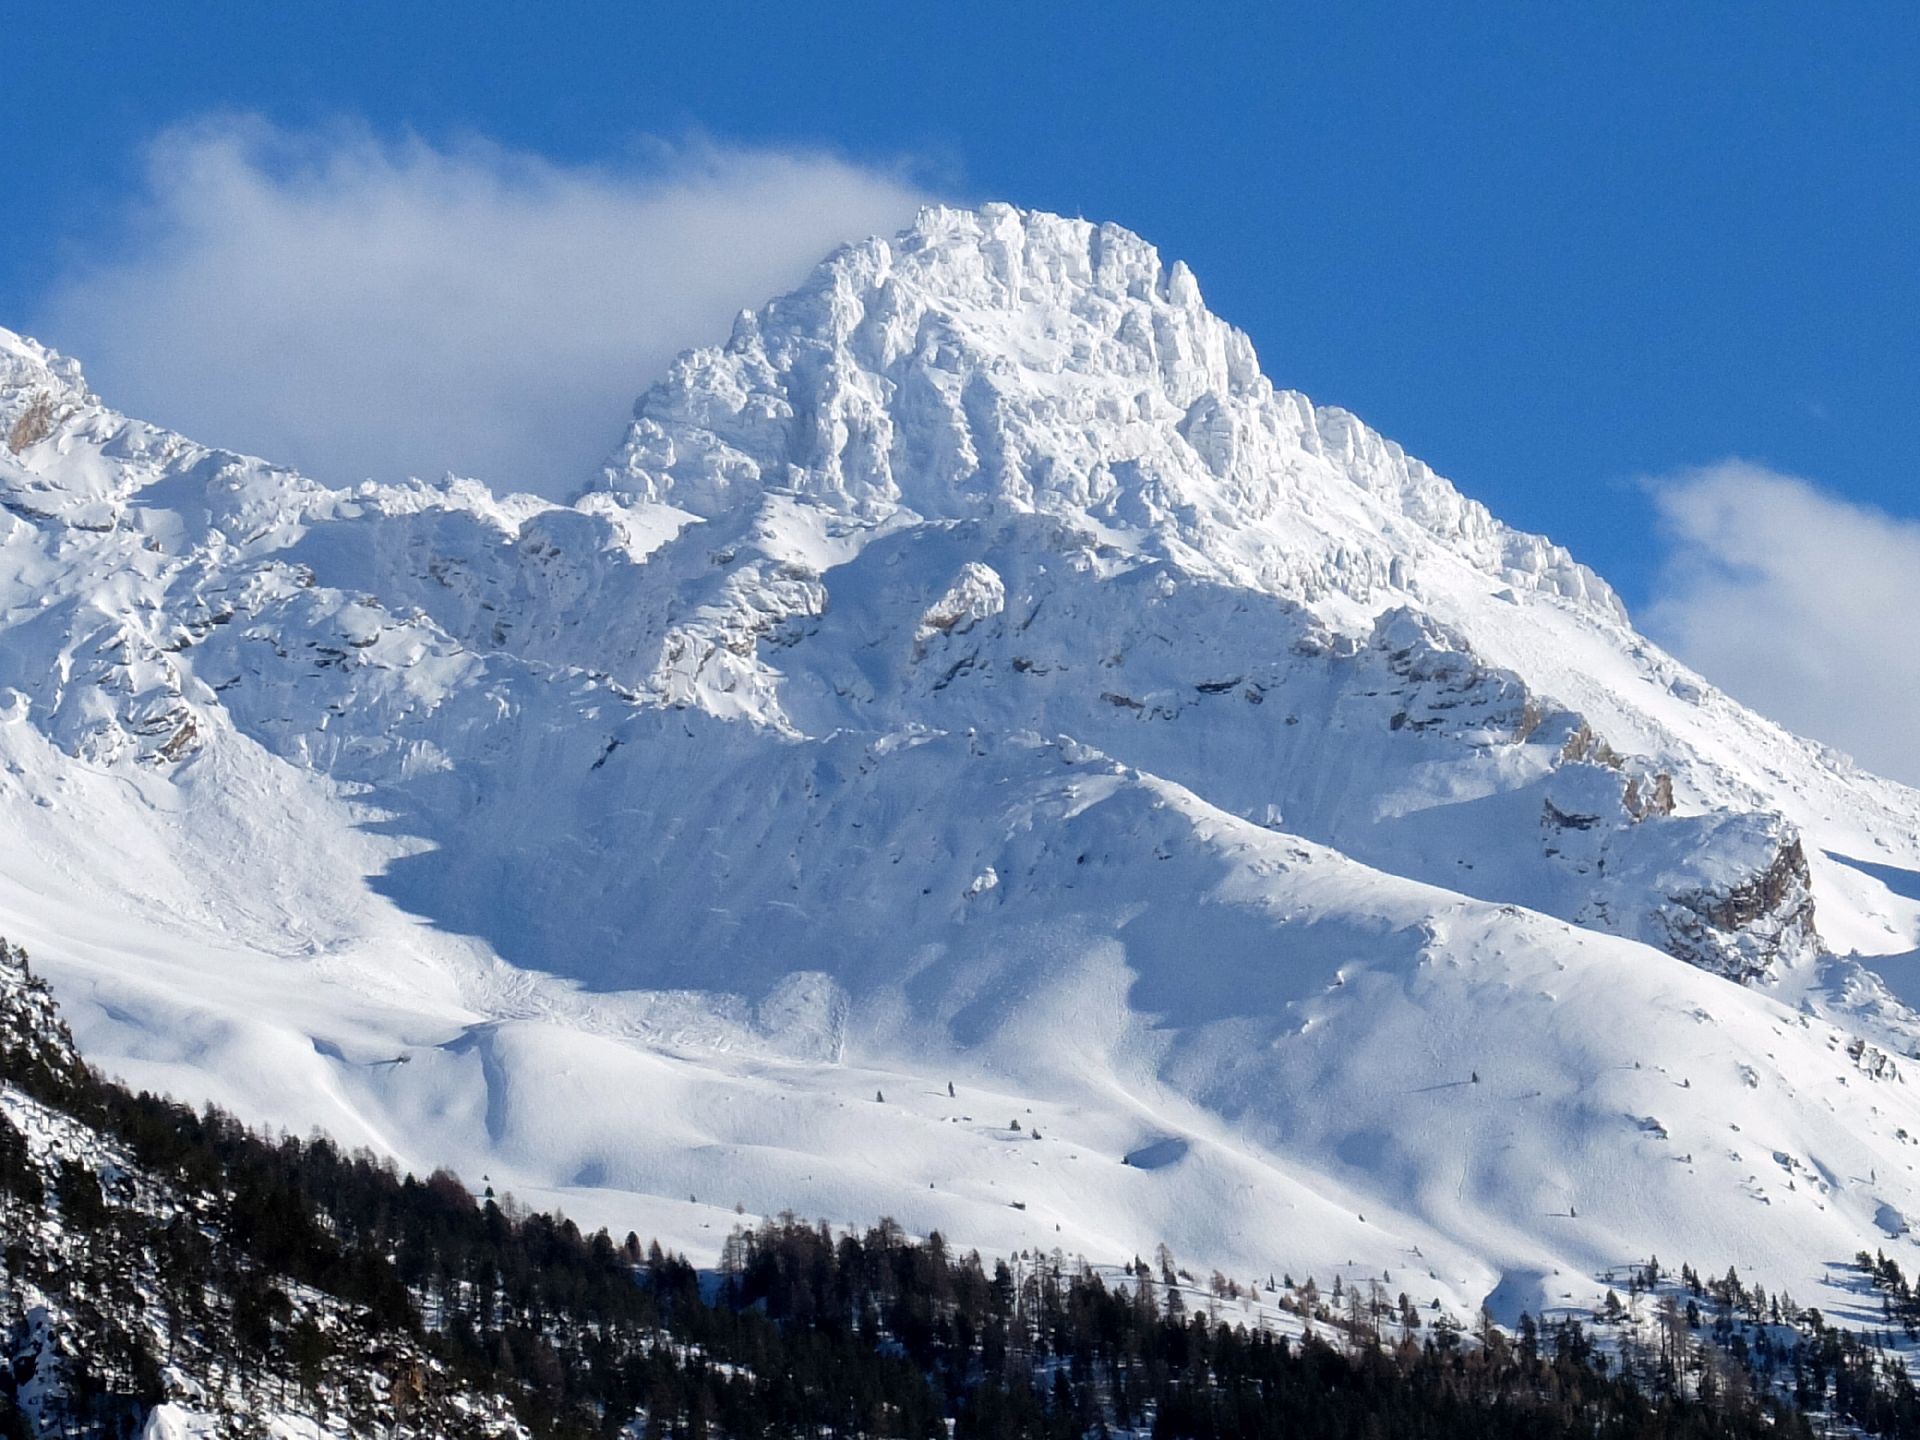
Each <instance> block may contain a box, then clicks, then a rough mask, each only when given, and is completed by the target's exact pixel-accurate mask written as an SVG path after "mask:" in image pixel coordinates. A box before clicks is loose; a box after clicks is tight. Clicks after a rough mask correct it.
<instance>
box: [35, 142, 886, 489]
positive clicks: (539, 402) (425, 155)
mask: <svg viewBox="0 0 1920 1440" xmlns="http://www.w3.org/2000/svg"><path fill="white" fill-rule="evenodd" d="M920 198H921V197H920V195H919V194H918V193H917V192H916V190H915V188H914V187H913V186H912V185H911V184H910V183H908V182H907V181H906V180H905V179H904V178H902V177H901V176H899V175H895V174H888V173H885V172H882V171H879V170H874V169H869V168H863V167H861V166H858V165H855V164H852V163H849V162H847V161H845V160H842V159H838V158H835V157H833V156H829V155H824V154H810V153H800V152H790V151H771V150H741V149H726V148H721V147H715V146H707V145H695V146H692V147H681V148H678V149H672V148H669V147H665V146H657V145H656V146H654V147H653V148H652V149H651V151H650V152H649V153H648V154H647V155H645V156H644V157H641V158H638V159H635V160H634V161H633V162H632V163H629V164H625V165H621V166H615V167H604V166H592V167H588V166H567V165H560V164H556V163H554V162H551V161H548V160H544V159H541V158H539V157H537V156H532V155H526V154H518V153H514V152H510V151H507V150H504V149H501V148H500V147H498V146H495V145H491V144H488V143H485V142H478V141H475V142H470V143H464V144H461V145H457V146H452V147H445V146H435V145H432V144H429V143H427V142H425V141H423V140H420V139H417V138H407V139H401V140H397V141H395V140H383V139H380V138H377V137H375V136H373V135H371V134H369V133H368V132H366V131H365V130H364V129H357V128H350V127H341V128H336V129H334V130H330V131H327V132H324V133H304V134H292V133H288V132H285V131H281V130H277V129H274V128H272V127H270V126H268V125H266V124H264V123H262V122H260V121H257V120H249V119H224V120H219V121H209V122H204V123H201V124H198V125H194V126H190V127H187V128H183V129H179V130H175V131H171V132H169V133H167V134H166V135H164V136H162V137H161V138H160V139H159V140H158V141H156V142H155V143H154V145H153V146H152V148H151V150H150V153H149V156H148V165H147V175H146V194H145V195H144V196H143V197H142V199H141V200H140V201H139V202H137V204H136V205H135V206H133V207H132V211H131V213H130V214H129V215H128V216H127V217H126V218H127V228H126V234H127V238H126V240H125V241H124V243H123V244H121V245H119V246H117V247H116V248H115V249H114V250H113V251H112V252H111V253H108V254H104V255H102V254H95V255H93V256H91V257H89V258H86V259H84V260H82V261H81V262H80V263H77V264H76V265H75V266H73V267H72V268H71V269H70V270H69V271H68V273H67V274H66V275H65V277H64V278H63V279H62V280H61V281H60V282H59V283H58V284H57V285H56V287H55V288H54V290H53V291H52V293H51V294H50V296H49V299H48V302H47V304H46V306H45V307H44V312H43V313H42V314H41V315H40V316H39V317H37V319H38V324H37V325H36V329H38V330H39V331H40V333H41V335H42V336H43V337H44V338H46V339H48V340H50V341H51V342H52V343H54V344H56V345H58V346H59V347H60V348H61V349H63V350H65V351H68V352H69V353H71V354H74V355H76V356H77V357H79V358H80V360H81V362H82V363H83V364H84V365H85V366H86V367H87V371H88V375H89V378H90V379H91V380H92V382H93V385H94V388H95V389H97V390H99V391H100V392H101V393H102V394H103V395H105V396H106V397H107V398H108V400H109V401H110V403H112V404H114V405H115V406H116V407H117V408H119V409H122V410H125V411H128V412H129V413H133V414H137V415H140V416H141V417H142V418H145V419H150V420H154V421H157V422H160V423H163V424H165V425H168V426H169V427H171V428H173V429H177V430H181V431H184V432H185V433H187V434H190V435H192V436H194V437H195V438H196V439H201V440H205V441H209V442H211V443H215V444H221V445H225V446H228V447H231V448H237V449H244V450H249V451H253V452H256V453H259V454H263V455H266V456H268V457H270V458H272V459H275V460H279V461H282V462H285V463H291V464H294V465H297V466H299V467H301V468H303V469H306V470H308V471H310V472H312V473H313V474H315V475H317V476H319V477H321V478H324V479H327V480H329V481H334V482H340V481H351V480H358V479H360V478H362V477H364V476H368V475H373V476H378V477H380V478H383V479H385V478H391V477H394V476H397V475H400V474H405V473H414V474H422V475H429V476H437V475H439V474H440V473H441V472H443V471H445V470H449V469H451V470H455V471H458V472H460V473H463V474H471V475H477V476H480V477H481V478H483V479H485V480H487V481H489V482H490V483H492V484H493V485H495V486H496V487H497V488H512V489H532V490H539V491H543V492H545V493H548V494H563V493H569V492H571V491H572V490H573V489H575V488H576V487H577V486H578V485H579V484H580V483H581V482H582V481H583V480H584V479H585V478H586V477H587V476H589V475H590V474H591V473H592V472H593V471H594V469H595V468H596V466H597V465H598V462H599V461H600V460H601V459H603V458H604V457H605V455H606V453H607V452H608V450H609V449H611V447H612V445H613V443H614V442H615V440H616V439H617V438H618V435H619V433H620V429H621V426H622V424H623V422H624V421H625V419H626V416H627V415H628V413H629V410H630V408H631V406H632V402H633V399H634V397H635V396H636V395H637V394H638V393H639V392H640V391H641V390H642V389H644V388H645V387H646V385H647V384H648V383H650V382H651V381H652V380H653V379H655V378H656V377H657V376H658V375H659V374H660V373H661V372H663V371H664V369H665V368H666V365H667V363H668V362H669V361H670V360H671V359H672V357H673V356H674V355H675V354H676V353H678V352H679V351H680V350H682V349H684V348H686V347H688V346H691V345H696V344H710V343H716V342H718V341H720V340H723V339H724V338H725V337H726V334H727V331H728V328H729V326H730V325H731V323H732V319H733V315H734V314H735V312H737V311H738V310H740V309H742V308H744V307H747V306H752V305H757V304H759V303H760V302H761V301H763V300H766V299H770V298H771V297H772V296H773V295H775V294H777V293H780V292H781V291H783V290H785V289H787V288H790V287H791V286H792V285H793V284H795V283H796V282H797V281H799V280H800V279H801V278H802V277H803V276H804V275H805V273H806V271H807V270H808V268H809V267H810V266H811V265H812V264H813V263H814V262H815V261H817V260H819V259H820V258H821V257H822V256H824V255H825V254H826V253H827V252H828V251H830V250H831V249H832V248H833V247H834V246H835V245H836V244H838V243H840V242H841V241H843V240H849V239H858V238H861V237H864V236H866V235H869V234H875V233H886V232H889V231H892V230H895V229H898V228H900V227H901V226H903V225H904V224H906V223H908V222H910V221H911V219H912V217H913V213H914V210H915V208H916V206H917V205H918V204H919V203H920Z"/></svg>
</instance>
